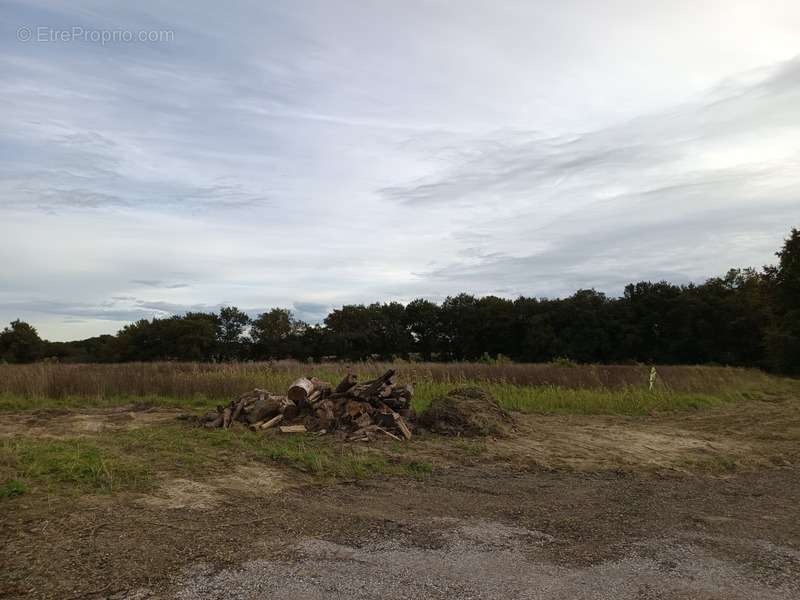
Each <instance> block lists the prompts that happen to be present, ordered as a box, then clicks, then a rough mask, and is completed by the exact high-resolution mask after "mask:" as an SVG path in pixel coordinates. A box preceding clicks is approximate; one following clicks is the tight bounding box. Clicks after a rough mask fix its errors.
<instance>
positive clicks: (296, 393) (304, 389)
mask: <svg viewBox="0 0 800 600" xmlns="http://www.w3.org/2000/svg"><path fill="white" fill-rule="evenodd" d="M313 391H314V383H313V382H312V381H311V380H309V379H306V378H305V377H301V378H300V379H298V380H296V381H295V382H294V383H293V384H292V385H290V386H289V391H288V392H286V395H287V396H288V398H289V400H291V401H292V402H294V403H295V405H297V406H302V405H303V404H304V403H305V402H306V400H307V399H308V397H309V396H310V395H311V393H312V392H313Z"/></svg>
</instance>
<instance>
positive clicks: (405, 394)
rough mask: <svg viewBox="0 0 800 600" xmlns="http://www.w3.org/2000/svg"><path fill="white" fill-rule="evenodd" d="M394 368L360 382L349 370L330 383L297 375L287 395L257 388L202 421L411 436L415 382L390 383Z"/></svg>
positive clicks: (355, 436)
mask: <svg viewBox="0 0 800 600" xmlns="http://www.w3.org/2000/svg"><path fill="white" fill-rule="evenodd" d="M394 375H395V372H394V370H393V369H390V370H388V371H386V373H384V374H383V375H381V376H380V377H378V378H377V379H372V380H370V381H365V382H363V383H358V381H357V378H356V376H355V375H353V374H352V373H348V374H347V375H346V376H345V377H344V379H342V381H341V382H340V383H339V385H337V386H336V387H333V386H332V385H331V384H330V383H328V382H325V381H320V380H319V379H317V378H316V377H308V378H306V377H301V378H300V379H298V380H297V381H295V382H294V383H292V385H291V386H289V390H288V392H287V393H286V395H285V396H277V395H273V394H271V393H270V392H268V391H266V390H261V389H255V390H253V391H251V392H247V393H246V394H243V395H242V396H240V397H239V398H237V399H236V400H232V401H231V403H230V404H229V405H228V406H224V407H223V406H218V407H217V410H216V411H211V412H209V413H207V414H206V415H205V416H204V417H202V418H201V421H202V423H203V426H204V427H208V428H212V429H213V428H217V427H222V428H228V427H231V426H232V425H233V424H234V423H244V424H246V425H247V426H249V427H250V428H251V429H253V430H257V431H258V430H265V429H272V428H275V429H277V430H278V431H280V432H282V433H303V432H316V433H318V434H323V433H331V432H337V433H338V434H339V435H342V436H343V437H345V438H346V439H347V440H349V441H359V442H360V441H370V440H372V439H374V438H376V437H379V436H386V437H390V438H392V439H395V440H398V441H399V440H403V439H406V440H408V439H411V427H412V424H413V420H414V413H413V411H412V408H411V398H412V396H413V395H414V386H413V385H410V384H407V385H397V384H395V383H394Z"/></svg>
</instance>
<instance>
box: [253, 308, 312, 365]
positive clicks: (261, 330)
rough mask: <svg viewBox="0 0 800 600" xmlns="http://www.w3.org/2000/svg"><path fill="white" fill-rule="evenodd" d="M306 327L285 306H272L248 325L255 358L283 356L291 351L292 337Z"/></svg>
mask: <svg viewBox="0 0 800 600" xmlns="http://www.w3.org/2000/svg"><path fill="white" fill-rule="evenodd" d="M305 327H306V324H305V323H303V322H302V321H298V320H296V319H295V318H294V316H293V315H292V311H290V310H289V309H286V308H273V309H272V310H269V311H267V312H264V313H261V314H260V315H258V317H256V318H255V319H254V320H253V322H252V324H251V326H250V338H251V339H252V340H253V353H254V355H255V356H256V358H261V359H264V358H273V359H277V358H285V357H287V356H289V355H290V354H291V352H292V339H293V338H294V337H296V336H297V335H298V334H300V333H301V332H302V331H303V330H304V329H305Z"/></svg>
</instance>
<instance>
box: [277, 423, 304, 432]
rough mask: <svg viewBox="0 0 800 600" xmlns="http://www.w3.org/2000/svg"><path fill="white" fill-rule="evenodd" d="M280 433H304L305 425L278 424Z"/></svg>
mask: <svg viewBox="0 0 800 600" xmlns="http://www.w3.org/2000/svg"><path fill="white" fill-rule="evenodd" d="M280 431H281V433H305V432H306V426H305V425H281V426H280Z"/></svg>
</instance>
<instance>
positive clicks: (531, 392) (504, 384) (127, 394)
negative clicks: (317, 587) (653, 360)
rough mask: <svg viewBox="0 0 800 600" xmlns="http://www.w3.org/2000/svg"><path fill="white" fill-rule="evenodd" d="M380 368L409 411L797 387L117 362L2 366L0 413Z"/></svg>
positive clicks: (678, 403) (628, 374)
mask: <svg viewBox="0 0 800 600" xmlns="http://www.w3.org/2000/svg"><path fill="white" fill-rule="evenodd" d="M388 368H394V369H396V370H397V372H398V378H399V380H400V381H402V382H412V383H414V384H415V388H416V394H415V407H416V408H417V409H418V410H422V409H424V408H425V406H427V404H428V403H429V402H430V400H431V399H432V398H434V397H436V396H437V395H440V394H443V393H446V392H447V391H448V390H449V389H451V388H453V387H456V386H459V387H460V386H479V387H483V388H485V389H487V390H488V391H490V392H491V393H492V394H493V395H494V396H495V397H496V398H497V399H498V400H499V401H500V402H501V404H503V405H504V406H505V407H507V408H509V409H513V410H521V411H525V412H541V413H551V412H577V413H587V414H645V413H648V412H651V411H653V410H670V409H685V408H699V407H702V406H709V405H714V404H717V403H719V402H722V401H726V400H738V399H746V398H752V397H763V396H765V395H767V396H768V395H770V394H783V393H789V392H791V391H792V390H796V389H797V387H798V385H797V382H795V381H792V380H787V379H782V378H776V377H772V376H770V375H767V374H765V373H763V372H761V371H757V370H754V369H738V368H728V367H693V366H661V367H658V378H657V381H656V386H655V387H654V389H653V390H652V391H650V390H649V389H648V377H649V372H650V369H649V367H647V366H644V365H569V364H566V365H565V364H476V363H405V362H395V363H378V362H368V363H355V364H341V363H322V364H305V363H300V362H296V361H280V362H271V363H228V364H211V363H172V362H162V363H125V364H108V365H104V364H52V363H40V364H33V365H0V410H26V409H36V408H56V407H69V408H79V407H99V406H116V405H121V404H126V403H144V404H151V405H157V406H187V407H200V406H204V405H208V404H214V403H217V402H225V401H227V400H230V399H231V398H233V397H236V396H238V395H239V394H241V393H242V392H244V391H246V390H250V389H252V388H255V387H258V388H264V389H268V390H271V391H274V392H276V393H282V391H283V390H285V389H286V388H287V387H288V385H289V384H290V383H291V381H293V380H294V379H296V378H297V377H300V376H303V375H309V374H314V375H316V376H317V377H319V378H321V379H327V380H330V381H338V380H339V379H340V378H341V376H342V374H344V373H345V372H347V371H351V372H354V373H356V374H357V375H358V376H359V377H360V378H362V379H366V378H371V377H374V376H377V375H378V374H380V373H382V372H384V371H385V370H386V369H388Z"/></svg>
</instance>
